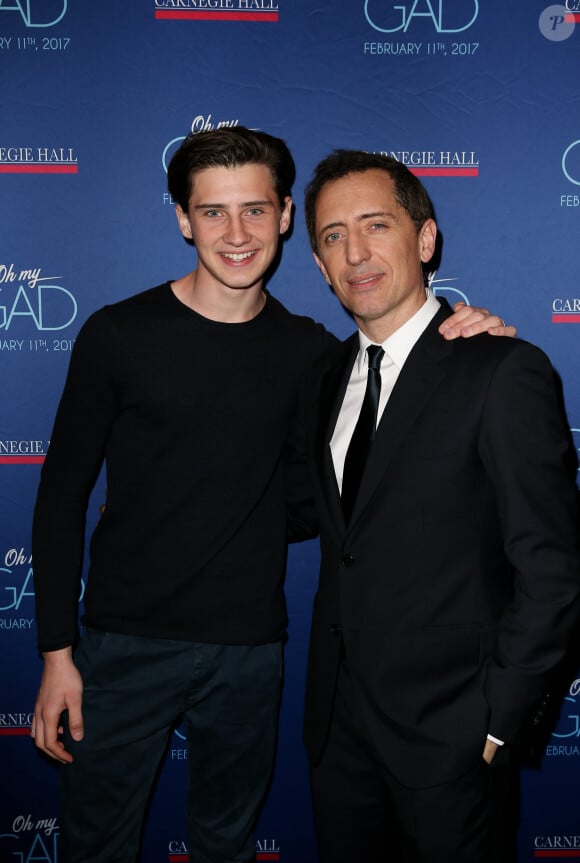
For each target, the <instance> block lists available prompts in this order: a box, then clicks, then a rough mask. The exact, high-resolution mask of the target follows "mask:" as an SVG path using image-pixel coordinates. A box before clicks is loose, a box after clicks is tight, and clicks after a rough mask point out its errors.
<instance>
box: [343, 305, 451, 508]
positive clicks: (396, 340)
mask: <svg viewBox="0 0 580 863" xmlns="http://www.w3.org/2000/svg"><path fill="white" fill-rule="evenodd" d="M426 295H427V296H426V299H425V302H424V303H423V305H422V306H421V308H420V309H419V310H418V311H417V312H415V314H414V315H413V317H412V318H409V320H408V321H406V322H405V323H404V324H403V326H402V327H399V329H398V330H395V332H394V333H393V334H392V335H390V336H389V338H388V339H385V341H384V342H382V344H381V347H382V348H383V350H384V352H385V355H384V357H383V359H382V360H381V394H380V397H379V410H378V413H377V426H378V424H379V423H380V421H381V417H382V415H383V411H384V409H385V406H386V404H387V402H388V400H389V397H390V395H391V393H392V392H393V388H394V386H395V384H396V382H397V378H398V377H399V374H400V372H401V369H402V368H403V366H404V364H405V360H406V359H407V357H408V356H409V354H410V353H411V350H412V349H413V347H414V345H415V342H416V341H417V340H418V339H419V336H421V335H422V333H423V332H424V330H426V329H427V327H428V325H429V324H430V322H431V321H432V320H433V318H434V317H435V315H436V314H437V312H438V311H439V309H440V305H439V302H438V301H437V300H436V299H435V297H434V296H433V294H432V293H431V291H427V292H426ZM358 337H359V343H360V347H359V352H358V355H357V358H356V360H355V362H354V366H353V367H352V372H351V375H350V380H349V382H348V386H347V388H346V392H345V394H344V400H343V402H342V406H341V408H340V413H339V415H338V420H337V422H336V426H335V429H334V433H333V435H332V440H331V441H330V449H331V451H332V461H333V464H334V472H335V474H336V481H337V483H338V488H339V491H340V492H342V474H343V470H344V460H345V458H346V451H347V449H348V445H349V443H350V439H351V437H352V433H353V432H354V427H355V426H356V423H357V420H358V417H359V414H360V409H361V406H362V402H363V398H364V394H365V390H366V386H367V375H368V354H367V348H368V346H369V345H372V344H373V342H371V341H370V339H369V338H367V336H365V335H364V333H361V331H360V330H359V331H358Z"/></svg>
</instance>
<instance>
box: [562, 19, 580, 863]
mask: <svg viewBox="0 0 580 863" xmlns="http://www.w3.org/2000/svg"><path fill="white" fill-rule="evenodd" d="M564 21H565V22H566V24H580V13H579V12H567V13H566V14H565V15H564ZM578 856H579V857H580V854H579V855H578Z"/></svg>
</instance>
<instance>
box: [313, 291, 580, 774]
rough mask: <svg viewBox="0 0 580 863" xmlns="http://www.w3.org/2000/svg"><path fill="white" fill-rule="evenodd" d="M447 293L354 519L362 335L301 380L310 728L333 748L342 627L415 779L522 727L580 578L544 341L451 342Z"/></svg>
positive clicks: (391, 764) (377, 728) (571, 496)
mask: <svg viewBox="0 0 580 863" xmlns="http://www.w3.org/2000/svg"><path fill="white" fill-rule="evenodd" d="M448 314H449V308H448V307H447V306H444V307H442V309H441V311H440V312H438V314H437V316H436V317H435V318H434V320H433V321H432V322H431V324H430V325H429V327H428V328H427V330H426V331H425V332H424V333H423V335H422V336H421V338H420V339H419V340H418V342H417V344H416V345H415V347H414V348H413V350H412V351H411V353H410V355H409V357H408V359H407V362H406V363H405V366H404V368H403V370H402V372H401V374H400V376H399V379H398V381H397V383H396V385H395V388H394V390H393V393H392V395H391V397H390V399H389V402H388V404H387V407H386V409H385V412H384V414H383V417H382V419H381V421H380V423H379V426H378V429H377V434H376V436H375V440H374V443H373V446H372V449H371V452H370V454H369V459H368V462H367V465H366V468H365V472H364V475H363V477H362V481H361V486H360V491H359V495H358V499H357V501H356V503H355V506H354V510H353V514H352V517H351V520H350V523H349V524H345V522H344V519H343V514H342V509H341V503H340V497H339V493H338V488H337V484H336V479H335V474H334V468H333V464H332V458H331V453H330V447H329V442H330V439H331V437H332V433H333V430H334V426H335V424H336V420H337V417H338V414H339V411H340V406H341V403H342V399H343V396H344V392H345V388H346V385H347V383H348V379H349V376H350V372H351V369H352V365H353V362H354V360H355V357H356V354H357V351H358V344H359V343H358V336H357V335H356V334H355V335H354V336H352V337H351V338H350V339H348V340H347V341H346V342H345V343H343V345H341V346H340V348H339V349H338V351H337V352H336V353H334V354H332V355H331V356H329V357H328V358H327V359H326V361H325V362H324V363H323V364H321V365H320V367H319V368H318V370H317V372H316V374H314V375H313V376H312V378H311V380H310V381H309V384H308V387H307V390H306V394H305V402H304V409H305V417H306V419H305V422H306V429H307V446H308V452H309V459H310V463H311V468H312V481H313V484H314V491H315V498H316V503H317V509H318V517H319V527H320V535H321V551H322V561H321V570H320V579H319V585H318V592H317V595H316V598H315V605H314V613H313V621H312V630H311V643H310V654H309V665H308V679H307V693H306V710H305V725H304V734H305V742H306V745H307V749H308V752H309V756H310V758H311V760H312V761H313V762H316V761H317V760H318V759H319V758H320V757H321V753H322V752H323V748H324V743H325V740H326V735H327V731H328V726H329V719H330V716H331V711H332V702H333V695H334V688H335V681H336V675H337V669H338V665H339V661H340V651H341V643H343V644H344V649H345V652H346V657H347V661H348V664H349V667H350V669H351V671H352V673H353V674H354V676H355V678H356V680H357V682H358V685H359V686H360V687H361V689H362V691H363V693H364V698H363V700H362V704H363V705H364V706H363V707H361V708H360V709H362V710H364V714H365V715H364V716H363V717H362V721H363V722H364V723H365V725H366V726H367V728H368V730H369V734H370V736H371V738H372V742H373V745H374V746H375V747H376V749H377V751H378V752H379V753H380V755H381V757H382V759H383V760H384V763H385V764H386V766H387V767H388V768H389V769H390V770H391V771H392V772H393V773H394V775H395V776H397V777H398V778H399V780H400V781H401V782H403V783H405V784H408V785H410V786H416V787H417V786H422V785H431V784H436V783H439V782H443V781H446V780H448V779H450V778H452V777H453V776H456V775H459V774H460V773H461V772H463V771H465V770H467V769H469V768H470V767H471V766H473V765H474V764H475V763H476V759H480V758H481V753H482V751H483V746H484V742H485V736H486V734H487V733H488V732H490V733H492V734H493V735H495V736H497V737H499V738H500V739H503V740H506V741H508V742H511V741H514V740H516V739H517V736H518V733H519V732H520V730H521V729H522V726H523V725H524V723H525V721H526V719H527V718H528V717H529V715H530V713H531V712H532V710H533V707H534V705H535V704H536V703H537V702H538V700H539V699H540V698H541V696H542V694H543V692H544V691H545V689H546V686H547V684H548V681H549V679H550V674H551V672H553V670H554V669H555V668H556V667H557V666H558V665H559V663H560V662H561V661H562V659H563V656H564V654H565V650H566V645H567V643H568V641H569V637H570V633H571V630H572V628H573V626H574V624H575V622H576V620H577V616H578V612H577V606H578V603H575V600H576V598H577V597H578V596H579V594H580V550H579V542H578V510H577V492H576V487H575V484H574V479H573V475H572V473H571V471H570V452H571V451H570V444H569V438H570V436H569V433H568V429H567V426H566V423H565V420H564V417H563V415H562V411H561V409H560V405H559V402H558V399H557V396H556V389H555V385H554V373H553V370H552V367H551V365H550V363H549V361H548V360H547V358H546V357H545V355H544V354H543V353H542V352H541V351H540V350H539V349H537V348H535V347H534V346H532V345H529V344H527V343H525V342H523V341H520V340H515V339H507V338H497V337H491V336H487V335H481V336H477V337H475V338H471V339H459V340H457V341H453V342H447V341H445V340H444V339H443V338H442V337H441V336H440V335H439V334H438V332H437V328H438V326H439V324H440V323H441V321H442V320H443V318H444V317H446V316H447V315H448Z"/></svg>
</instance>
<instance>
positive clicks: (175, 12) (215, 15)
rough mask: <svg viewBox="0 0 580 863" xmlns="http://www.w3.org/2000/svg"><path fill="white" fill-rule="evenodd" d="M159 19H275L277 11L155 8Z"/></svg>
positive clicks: (156, 16)
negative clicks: (213, 10)
mask: <svg viewBox="0 0 580 863" xmlns="http://www.w3.org/2000/svg"><path fill="white" fill-rule="evenodd" d="M155 18H156V19H157V20H159V21H163V20H165V21H185V20H188V21H191V20H193V19H197V20H198V21H277V20H278V13H277V12H207V11H200V10H197V9H156V10H155Z"/></svg>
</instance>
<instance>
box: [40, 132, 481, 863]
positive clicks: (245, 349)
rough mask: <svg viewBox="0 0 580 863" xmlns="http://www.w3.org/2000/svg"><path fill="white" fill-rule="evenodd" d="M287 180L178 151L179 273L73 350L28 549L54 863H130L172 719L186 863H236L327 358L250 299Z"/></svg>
mask: <svg viewBox="0 0 580 863" xmlns="http://www.w3.org/2000/svg"><path fill="white" fill-rule="evenodd" d="M293 180H294V164H293V161H292V157H291V156H290V153H289V152H288V149H287V147H286V145H285V144H284V143H283V142H282V141H281V140H279V139H277V138H272V137H271V136H269V135H265V134H263V133H255V132H251V131H248V130H246V129H242V128H237V129H231V130H220V131H219V132H207V133H201V134H199V135H195V136H191V137H189V138H188V139H187V140H186V141H185V142H184V143H183V145H182V146H181V148H180V149H179V150H178V152H177V153H176V154H175V156H174V157H173V159H172V161H171V164H170V166H169V172H168V181H169V191H170V193H171V195H172V197H173V198H174V200H176V201H177V207H176V213H177V219H178V224H179V228H180V231H181V233H182V234H183V236H184V237H185V238H186V239H187V240H191V241H193V243H194V245H195V247H196V250H197V256H198V263H197V267H196V269H195V270H193V271H192V272H191V273H189V274H187V275H186V276H184V277H183V278H180V279H178V280H176V281H172V282H167V283H165V284H164V285H160V286H158V287H156V288H153V289H151V290H149V291H146V292H144V293H142V294H138V295H136V296H134V297H131V298H129V299H127V300H124V301H122V302H120V303H117V304H115V305H113V306H108V307H106V308H104V309H101V310H100V311H98V312H97V313H96V314H94V315H93V316H92V317H91V318H90V319H89V320H88V322H87V323H86V324H85V326H84V327H83V329H82V331H81V333H80V334H79V337H78V339H77V342H76V345H75V350H74V353H73V357H72V359H71V367H70V370H69V375H68V378H67V383H66V386H65V390H64V394H63V397H62V400H61V404H60V407H59V411H58V414H57V418H56V423H55V427H54V431H53V434H52V437H51V446H50V450H49V453H48V455H47V458H46V462H45V465H44V468H43V473H42V480H41V485H40V489H39V494H38V501H37V506H36V512H35V525H34V538H33V554H34V564H35V567H34V568H35V587H36V597H37V620H38V632H39V646H40V649H41V651H42V652H43V655H44V662H45V667H44V674H43V678H42V682H41V686H40V691H39V695H38V698H37V703H36V707H35V714H34V726H33V733H34V735H35V740H36V743H37V745H38V746H39V748H41V749H42V750H44V751H45V752H47V753H48V754H49V755H51V756H52V757H54V758H57V759H58V760H60V761H62V762H64V763H66V765H67V766H66V769H65V770H64V771H63V809H62V818H61V835H62V859H63V860H64V861H65V863H71V861H79V863H80V861H83V863H88V861H92V863H97V861H102V863H110V861H112V860H115V861H132V860H134V859H135V856H136V853H137V846H138V838H139V834H140V830H141V826H142V820H143V814H144V811H145V807H146V802H147V798H148V796H149V793H150V789H151V785H152V781H153V777H154V774H155V772H156V770H157V768H158V765H159V762H160V759H161V757H162V754H163V751H164V749H165V747H166V745H167V742H168V739H169V736H170V734H171V732H172V729H173V727H174V725H175V723H176V722H177V721H179V720H180V719H181V718H182V717H183V719H184V722H185V729H186V734H187V744H188V750H189V759H188V768H189V804H188V840H189V849H190V860H191V861H192V863H226V861H227V863H233V861H235V863H242V861H250V860H253V859H254V849H253V842H252V836H251V831H252V827H253V824H254V821H255V818H256V814H257V812H258V809H259V806H260V804H261V802H262V799H263V796H264V793H265V788H266V785H267V783H268V780H269V777H270V774H271V768H272V762H273V754H274V744H275V734H276V722H277V714H278V703H279V693H280V681H281V669H282V665H281V662H282V641H283V638H284V636H285V628H286V611H285V604H284V595H283V577H284V564H285V551H286V514H285V503H286V494H288V497H289V499H290V501H293V500H295V499H300V497H301V496H302V495H303V493H304V492H303V490H302V486H301V480H300V476H301V468H300V464H297V465H296V466H295V468H294V456H293V453H292V451H291V450H289V448H288V447H287V438H288V437H289V429H290V425H291V420H292V416H293V412H294V403H295V400H296V394H297V391H298V387H299V383H300V381H301V379H302V377H303V375H304V373H305V370H306V369H307V368H308V367H309V365H310V364H311V363H312V361H313V360H314V358H315V357H317V356H318V355H319V354H320V353H321V352H322V351H323V350H324V349H326V348H327V347H328V345H329V344H332V343H333V342H334V338H333V337H332V336H330V335H329V334H328V333H326V332H325V331H324V329H323V328H322V327H321V326H320V325H317V324H315V323H314V322H313V321H311V320H310V319H307V318H302V317H297V316H295V315H291V314H290V313H289V312H288V311H287V310H286V309H284V307H283V306H282V305H281V304H280V303H278V302H277V301H276V300H275V299H274V298H273V297H271V296H270V295H269V294H267V292H266V291H265V289H264V278H265V275H266V273H267V271H268V269H269V268H270V266H271V264H272V262H273V260H274V258H275V255H276V252H277V249H278V244H279V241H280V236H281V235H283V234H284V233H285V232H286V231H287V230H288V227H289V225H290V220H291V207H292V200H291V197H290V192H291V185H292V182H293ZM466 313H468V312H467V311H466V310H462V312H461V314H460V316H459V317H460V318H463V317H464V316H465V314H466ZM478 317H481V316H480V315H479V316H478V315H477V314H476V315H475V318H476V319H477V318H478ZM493 323H497V320H494V319H493V318H490V319H489V320H488V321H487V322H485V323H484V326H486V325H490V324H493ZM477 326H479V325H478V324H476V327H477ZM103 456H104V457H105V459H106V465H107V506H106V510H105V512H104V514H103V517H102V519H101V521H100V523H99V524H98V526H97V529H96V531H95V533H94V536H93V539H92V542H91V565H90V572H89V580H88V587H87V590H86V595H85V602H84V611H85V616H84V622H85V625H86V628H85V631H84V633H83V636H82V638H81V640H80V644H79V647H78V649H77V651H76V653H75V655H74V661H73V657H72V651H71V648H72V646H73V645H75V644H76V641H77V622H76V618H77V597H78V593H79V579H80V568H81V556H82V544H83V535H84V522H85V515H84V513H85V509H86V502H87V498H88V495H89V493H90V490H91V488H92V485H93V482H94V478H95V476H96V474H97V472H98V470H99V467H100V465H101V462H102V459H103ZM287 474H288V477H289V480H288V489H286V484H287V482H286V476H287ZM63 550H65V553H63ZM65 710H66V711H67V714H66V715H65V717H64V719H63V720H61V719H60V716H61V713H62V711H65ZM62 735H64V736H63V738H62V739H61V736H62Z"/></svg>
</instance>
